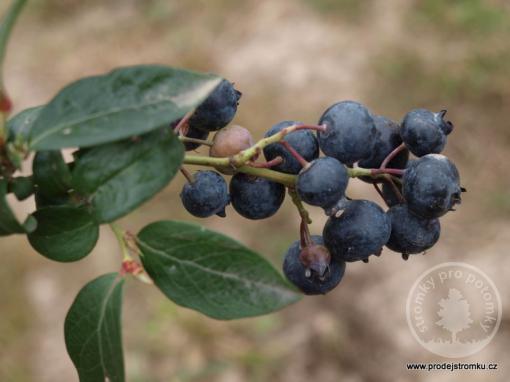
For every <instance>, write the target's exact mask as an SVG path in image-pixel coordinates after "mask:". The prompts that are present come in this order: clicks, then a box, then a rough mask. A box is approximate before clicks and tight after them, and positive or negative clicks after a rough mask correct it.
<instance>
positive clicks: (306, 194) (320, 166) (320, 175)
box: [296, 157, 349, 209]
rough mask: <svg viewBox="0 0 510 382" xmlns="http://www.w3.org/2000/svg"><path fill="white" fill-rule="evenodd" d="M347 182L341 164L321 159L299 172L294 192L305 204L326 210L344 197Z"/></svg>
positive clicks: (328, 158) (345, 173)
mask: <svg viewBox="0 0 510 382" xmlns="http://www.w3.org/2000/svg"><path fill="white" fill-rule="evenodd" d="M348 182H349V175H348V173H347V170H346V168H345V166H344V165H343V164H342V163H340V162H339V161H338V160H336V159H335V158H331V157H322V158H318V159H315V160H314V161H312V162H310V165H309V166H308V167H306V168H304V169H302V170H301V172H300V173H299V175H298V178H297V182H296V191H297V192H298V194H299V196H300V197H301V199H302V200H303V201H304V202H305V203H308V204H311V205H312V206H318V207H322V208H324V209H327V208H331V207H332V206H334V205H335V204H336V203H337V202H338V201H339V200H340V199H342V198H343V197H344V193H345V189H346V188H347V183H348Z"/></svg>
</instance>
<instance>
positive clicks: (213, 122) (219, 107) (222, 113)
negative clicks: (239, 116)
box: [188, 80, 241, 131]
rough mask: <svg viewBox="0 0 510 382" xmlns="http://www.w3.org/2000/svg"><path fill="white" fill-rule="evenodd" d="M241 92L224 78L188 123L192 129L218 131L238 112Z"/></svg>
mask: <svg viewBox="0 0 510 382" xmlns="http://www.w3.org/2000/svg"><path fill="white" fill-rule="evenodd" d="M240 98H241V93H240V92H239V91H237V90H236V89H235V88H234V86H233V84H232V83H230V82H228V81H227V80H223V81H221V82H220V84H219V85H218V86H217V87H216V89H214V91H213V92H212V93H211V94H210V95H209V97H207V99H206V100H205V101H204V102H203V103H202V104H201V105H200V106H199V107H197V109H196V110H195V112H194V113H193V115H192V116H191V118H190V119H189V121H188V123H189V126H190V127H191V128H192V129H200V130H206V131H216V130H220V129H222V128H224V127H225V126H227V125H228V124H229V123H230V121H232V119H233V118H234V116H235V114H236V112H237V105H238V104H239V99H240Z"/></svg>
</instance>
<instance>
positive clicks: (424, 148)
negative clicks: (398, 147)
mask: <svg viewBox="0 0 510 382" xmlns="http://www.w3.org/2000/svg"><path fill="white" fill-rule="evenodd" d="M445 114H446V110H443V111H440V112H439V113H433V112H431V111H429V110H426V109H415V110H411V111H410V112H409V113H407V114H406V116H405V117H404V120H403V121H402V127H401V129H400V136H401V137H402V140H403V141H404V143H405V145H406V147H407V148H408V149H409V150H410V151H411V152H412V153H413V154H414V155H416V156H417V157H421V156H423V155H427V154H438V153H440V152H441V151H443V148H444V146H445V145H446V136H447V135H448V134H450V133H451V131H452V129H453V125H452V123H451V122H450V121H445V120H444V119H443V117H444V115H445Z"/></svg>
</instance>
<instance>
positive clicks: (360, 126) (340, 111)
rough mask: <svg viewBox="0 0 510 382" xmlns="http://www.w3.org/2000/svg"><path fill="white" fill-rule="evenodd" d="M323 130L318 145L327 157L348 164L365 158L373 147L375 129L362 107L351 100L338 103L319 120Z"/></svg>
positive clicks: (364, 108) (375, 136)
mask: <svg viewBox="0 0 510 382" xmlns="http://www.w3.org/2000/svg"><path fill="white" fill-rule="evenodd" d="M319 124H325V125H326V131H324V132H319V133H318V136H319V146H320V148H321V150H322V151H323V152H324V154H326V155H327V156H330V157H333V158H336V159H338V160H339V161H340V162H342V163H344V164H346V165H351V164H353V163H355V162H358V161H359V160H361V159H365V158H368V157H369V156H370V155H371V153H372V151H373V149H374V145H375V141H376V138H377V130H376V128H375V124H374V120H373V119H372V117H371V116H370V113H369V111H368V110H367V108H366V107H365V106H363V105H362V104H360V103H358V102H354V101H343V102H338V103H336V104H334V105H333V106H331V107H330V108H329V109H327V110H326V111H325V112H324V114H323V115H322V117H321V118H320V120H319Z"/></svg>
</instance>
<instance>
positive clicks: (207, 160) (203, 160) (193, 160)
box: [183, 155, 296, 187]
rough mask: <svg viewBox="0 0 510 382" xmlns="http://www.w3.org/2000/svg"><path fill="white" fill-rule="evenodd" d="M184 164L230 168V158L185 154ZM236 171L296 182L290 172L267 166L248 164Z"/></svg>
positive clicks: (278, 181)
mask: <svg viewBox="0 0 510 382" xmlns="http://www.w3.org/2000/svg"><path fill="white" fill-rule="evenodd" d="M183 163H184V164H190V165H198V166H207V167H219V168H222V167H223V168H230V167H231V163H232V162H231V160H230V158H214V157H206V156H200V155H186V156H185V157H184V162H183ZM236 171H237V172H242V173H244V174H249V175H254V176H259V177H261V178H266V179H269V180H272V181H273V182H277V183H282V184H284V185H286V186H289V187H294V186H295V184H296V176H295V175H290V174H284V173H282V172H278V171H274V170H269V169H267V168H256V167H250V166H241V167H238V168H236Z"/></svg>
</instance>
